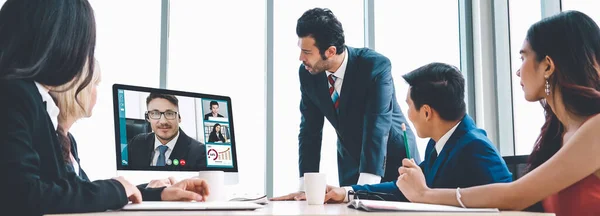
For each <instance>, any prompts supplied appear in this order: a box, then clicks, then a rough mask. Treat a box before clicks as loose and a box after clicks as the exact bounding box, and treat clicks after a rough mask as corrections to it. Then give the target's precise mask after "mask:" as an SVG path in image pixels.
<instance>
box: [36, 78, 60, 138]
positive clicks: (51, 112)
mask: <svg viewBox="0 0 600 216" xmlns="http://www.w3.org/2000/svg"><path fill="white" fill-rule="evenodd" d="M35 86H36V87H37V89H38V91H39V92H40V95H41V96H42V101H44V102H46V112H48V116H50V120H51V121H52V125H54V130H58V114H59V113H60V110H59V108H58V107H57V106H56V103H54V99H52V96H50V93H48V92H49V91H50V90H49V89H48V88H46V87H44V86H43V85H42V84H40V83H38V82H35Z"/></svg>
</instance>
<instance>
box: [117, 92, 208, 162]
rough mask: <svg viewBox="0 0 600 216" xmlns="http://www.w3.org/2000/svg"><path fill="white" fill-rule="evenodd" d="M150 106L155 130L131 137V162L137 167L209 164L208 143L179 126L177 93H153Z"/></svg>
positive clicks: (150, 116)
mask: <svg viewBox="0 0 600 216" xmlns="http://www.w3.org/2000/svg"><path fill="white" fill-rule="evenodd" d="M146 107H147V111H146V113H145V118H146V121H148V123H150V126H151V127H152V132H150V133H142V134H138V135H136V136H135V137H133V138H132V139H131V141H129V145H127V149H128V154H129V161H128V166H129V167H131V168H133V169H144V168H148V167H150V166H160V167H165V169H166V170H182V169H193V170H198V169H201V168H204V167H206V151H205V146H204V144H202V143H200V142H198V141H197V140H195V139H193V138H191V137H189V136H188V135H186V134H185V132H183V130H182V129H181V128H180V127H179V123H181V120H182V118H181V114H180V113H179V100H178V99H177V97H175V96H174V95H169V94H158V93H150V95H149V96H148V97H147V98H146ZM176 160H177V163H175V161H176Z"/></svg>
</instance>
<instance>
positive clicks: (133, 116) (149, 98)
mask: <svg viewBox="0 0 600 216" xmlns="http://www.w3.org/2000/svg"><path fill="white" fill-rule="evenodd" d="M113 104H114V106H113V107H114V122H115V150H116V162H117V172H118V175H121V176H125V177H126V178H127V179H129V180H130V181H132V182H134V183H136V184H138V183H144V182H148V181H149V180H152V179H161V178H167V177H169V176H173V177H175V178H177V179H179V180H181V179H185V178H190V177H194V176H197V175H198V172H199V171H203V170H222V171H225V183H226V184H229V185H231V184H237V182H238V179H239V177H238V175H237V172H238V166H237V157H236V150H235V149H236V142H235V133H234V123H233V113H232V108H231V107H232V104H231V98H229V97H227V96H219V95H208V94H200V93H192V92H184V91H174V90H167V89H156V88H147V87H140V86H130V85H121V84H115V85H113ZM164 146H166V148H164Z"/></svg>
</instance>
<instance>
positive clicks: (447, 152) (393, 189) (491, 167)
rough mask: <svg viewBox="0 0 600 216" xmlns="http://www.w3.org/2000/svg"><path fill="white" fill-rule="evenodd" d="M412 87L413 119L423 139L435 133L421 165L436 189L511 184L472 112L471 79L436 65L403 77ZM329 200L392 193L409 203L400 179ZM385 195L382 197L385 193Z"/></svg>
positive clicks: (332, 192)
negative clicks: (467, 84)
mask: <svg viewBox="0 0 600 216" xmlns="http://www.w3.org/2000/svg"><path fill="white" fill-rule="evenodd" d="M403 78H404V79H405V80H406V82H407V83H408V84H409V85H410V89H409V92H408V95H407V97H406V103H408V106H409V108H408V118H409V120H410V121H411V122H413V124H414V127H415V130H416V131H417V135H418V136H419V137H429V138H431V139H430V140H429V143H428V144H427V149H426V151H425V161H423V162H422V163H421V164H420V165H419V166H420V167H421V169H422V170H423V172H424V175H425V180H426V182H427V186H429V187H430V188H457V187H465V188H466V187H472V186H476V185H484V184H491V183H497V182H510V181H511V180H512V175H511V173H510V172H509V171H508V167H506V163H505V162H504V160H503V159H502V157H500V155H499V154H498V152H497V151H496V148H495V147H494V145H493V144H492V142H491V141H490V140H489V139H488V138H487V135H486V133H485V131H484V130H482V129H479V128H477V126H476V125H475V122H473V119H471V117H469V115H467V114H466V108H465V106H466V105H465V102H464V88H465V81H464V78H463V77H462V74H461V73H460V71H459V70H458V69H457V68H456V67H453V66H450V65H447V64H443V63H431V64H428V65H425V66H423V67H420V68H418V69H416V70H414V71H412V72H410V73H408V74H406V75H404V76H403ZM327 190H328V192H327V194H326V196H325V199H326V200H327V201H328V202H343V201H346V202H347V201H350V200H352V199H353V196H352V194H353V193H354V192H355V191H365V192H379V193H387V195H388V196H385V197H387V198H384V199H387V200H394V201H408V200H407V199H406V198H405V197H404V195H402V191H400V190H399V189H398V187H397V186H396V182H395V181H390V182H386V183H381V184H371V185H352V186H351V187H344V188H335V187H328V188H327ZM380 197H381V196H380Z"/></svg>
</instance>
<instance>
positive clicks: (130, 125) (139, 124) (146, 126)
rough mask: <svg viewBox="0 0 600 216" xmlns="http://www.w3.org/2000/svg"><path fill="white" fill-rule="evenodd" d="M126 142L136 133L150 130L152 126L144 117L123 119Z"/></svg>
mask: <svg viewBox="0 0 600 216" xmlns="http://www.w3.org/2000/svg"><path fill="white" fill-rule="evenodd" d="M125 124H126V133H127V142H131V139H132V138H133V137H135V136H136V135H138V134H142V133H149V132H152V127H151V126H150V123H148V122H147V121H146V120H144V119H129V118H128V119H125Z"/></svg>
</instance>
